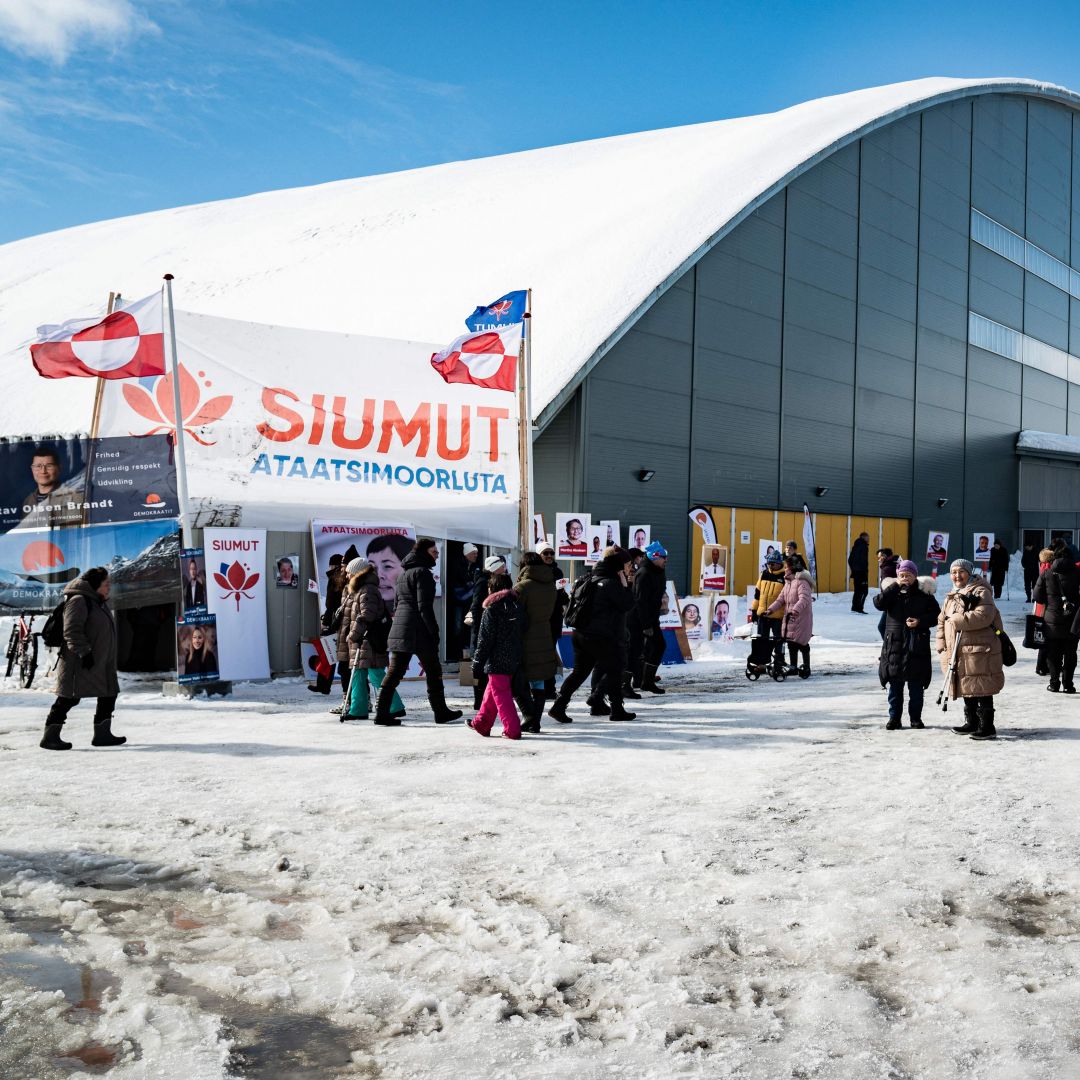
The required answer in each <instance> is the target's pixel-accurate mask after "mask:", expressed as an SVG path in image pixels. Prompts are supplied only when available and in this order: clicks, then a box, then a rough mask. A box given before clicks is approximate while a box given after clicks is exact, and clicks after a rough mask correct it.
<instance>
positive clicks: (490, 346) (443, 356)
mask: <svg viewBox="0 0 1080 1080" xmlns="http://www.w3.org/2000/svg"><path fill="white" fill-rule="evenodd" d="M520 349H521V323H514V324H513V325H511V326H507V327H506V328H505V329H501V330H485V331H483V332H482V333H479V334H462V336H461V337H459V338H457V339H456V340H455V341H453V342H452V343H451V344H449V345H447V346H446V348H445V349H443V350H442V352H437V353H435V354H434V355H433V356H432V357H431V366H432V367H433V368H434V369H435V370H436V371H437V372H438V373H439V374H440V375H441V376H442V377H443V378H444V379H445V380H446V381H447V382H448V383H472V384H473V385H474V386H486V387H488V389H490V390H509V391H510V392H511V393H513V392H514V390H516V389H517V363H518V352H519V351H520Z"/></svg>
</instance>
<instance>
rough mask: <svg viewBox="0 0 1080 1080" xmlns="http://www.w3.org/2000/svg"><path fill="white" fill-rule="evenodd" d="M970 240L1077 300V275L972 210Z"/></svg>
mask: <svg viewBox="0 0 1080 1080" xmlns="http://www.w3.org/2000/svg"><path fill="white" fill-rule="evenodd" d="M971 239H972V240H974V241H975V243H976V244H981V245H982V246H983V247H984V248H988V249H989V250H990V251H996V252H997V253H998V254H999V255H1001V256H1003V257H1004V258H1006V259H1008V260H1009V262H1011V263H1015V264H1016V265H1017V266H1022V267H1023V268H1024V269H1025V270H1027V271H1029V272H1030V273H1032V274H1034V275H1035V276H1036V277H1038V278H1042V280H1043V281H1048V282H1049V283H1050V284H1051V285H1054V286H1056V287H1057V288H1059V289H1061V291H1062V292H1067V293H1069V295H1070V296H1075V297H1076V298H1077V299H1078V300H1080V273H1077V272H1076V271H1075V270H1073V269H1072V268H1071V267H1069V266H1066V264H1065V263H1063V262H1062V261H1061V260H1060V259H1055V258H1054V256H1053V255H1050V254H1049V253H1048V252H1045V251H1043V249H1042V248H1040V247H1036V246H1035V245H1034V244H1032V243H1031V242H1030V241H1028V240H1025V239H1024V238H1023V237H1022V236H1018V235H1017V234H1016V233H1014V232H1013V231H1012V230H1011V229H1006V228H1005V226H1004V225H999V224H998V223H997V222H996V221H994V219H993V218H989V217H987V216H986V215H985V214H984V213H982V212H981V211H980V210H976V209H975V208H974V207H972V208H971Z"/></svg>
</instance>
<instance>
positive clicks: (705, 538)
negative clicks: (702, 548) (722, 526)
mask: <svg viewBox="0 0 1080 1080" xmlns="http://www.w3.org/2000/svg"><path fill="white" fill-rule="evenodd" d="M690 520H691V521H692V522H693V523H694V524H695V525H696V526H697V527H698V528H699V529H700V530H701V541H702V543H703V544H715V543H716V542H717V541H716V523H715V522H714V521H713V516H712V514H711V513H710V512H709V508H708V507H707V506H692V507H691V508H690Z"/></svg>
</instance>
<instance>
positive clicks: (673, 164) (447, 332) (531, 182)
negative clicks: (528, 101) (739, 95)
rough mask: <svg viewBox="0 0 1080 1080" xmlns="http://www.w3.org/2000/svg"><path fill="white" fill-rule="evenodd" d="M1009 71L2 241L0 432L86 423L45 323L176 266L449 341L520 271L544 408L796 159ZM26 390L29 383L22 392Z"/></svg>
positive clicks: (141, 289) (307, 314) (350, 318)
mask: <svg viewBox="0 0 1080 1080" xmlns="http://www.w3.org/2000/svg"><path fill="white" fill-rule="evenodd" d="M994 92H1015V93H1022V94H1027V95H1032V96H1036V97H1042V98H1047V99H1050V100H1054V101H1059V102H1063V103H1065V104H1067V105H1070V106H1073V107H1080V95H1077V94H1074V93H1072V92H1071V91H1068V90H1065V89H1063V88H1061V87H1058V86H1053V85H1050V84H1047V83H1040V82H1033V81H1029V80H1024V79H945V78H934V79H920V80H916V81H914V82H906V83H896V84H893V85H890V86H881V87H875V88H873V89H868V90H858V91H855V92H853V93H849V94H842V95H839V96H836V97H829V98H821V99H819V100H816V101H810V102H806V103H804V104H801V105H795V106H793V107H792V108H789V109H784V110H782V111H780V112H776V113H769V114H766V115H761V116H750V117H742V118H738V119H731V120H721V121H717V122H714V123H707V124H695V125H692V126H688V127H679V128H669V129H665V130H660V131H647V132H641V133H639V134H633V135H621V136H616V137H613V138H606V139H597V140H594V141H590V142H581V143H573V144H569V145H566V146H554V147H549V148H546V149H542V150H530V151H526V152H523V153H517V154H508V155H505V156H501V157H493V158H483V159H479V160H475V161H462V162H453V163H450V164H447V165H436V166H432V167H430V168H424V169H416V170H411V171H408V172H400V173H391V174H387V175H381V176H370V177H364V178H361V179H357V180H344V181H338V182H335V183H330V184H322V185H319V186H316V187H306V188H294V189H291V190H285V191H274V192H267V193H265V194H260V195H251V196H246V197H244V198H238V199H229V200H225V201H222V202H213V203H204V204H201V205H196V206H187V207H180V208H178V209H173V210H163V211H157V212H154V213H149V214H142V215H139V216H137V217H128V218H119V219H116V220H113V221H104V222H98V223H96V224H92V225H84V226H79V227H76V228H72V229H65V230H63V231H60V232H54V233H48V234H45V235H42V236H36V237H31V238H29V239H25V240H19V241H15V242H14V243H10V244H6V245H3V246H0V358H3V362H4V370H5V371H6V372H8V373H10V376H9V378H10V380H11V381H9V383H8V391H9V392H8V393H7V394H6V395H4V399H3V401H0V432H2V433H6V434H15V433H21V432H27V431H28V430H30V431H33V430H35V429H36V430H38V431H41V430H48V431H77V430H80V429H83V430H84V429H85V427H86V424H87V422H88V416H89V411H90V406H89V402H90V400H91V397H92V394H93V382H92V380H88V379H87V380H82V379H78V380H77V379H68V380H62V381H61V382H59V383H57V382H53V383H50V384H47V385H48V387H49V390H48V395H47V398H46V399H45V400H47V401H48V410H47V412H44V413H43V414H42V415H35V416H33V418H32V419H33V423H30V419H31V417H30V416H29V415H28V411H29V412H33V413H41V412H42V410H39V409H37V408H30V409H29V410H28V405H29V404H30V403H33V402H36V401H37V400H40V399H41V389H40V388H41V384H42V380H40V379H38V378H37V377H36V375H35V374H34V372H33V369H32V368H31V366H30V363H29V359H28V355H27V354H26V353H25V352H23V351H22V350H23V349H25V346H26V344H27V343H28V342H29V340H30V338H31V336H32V334H33V331H34V327H35V326H37V325H38V324H40V323H46V322H58V321H61V320H63V319H66V318H71V317H75V316H78V315H82V314H88V313H92V312H94V311H97V310H103V302H104V297H105V295H106V294H107V292H108V290H109V289H111V288H112V289H120V290H122V291H123V293H124V295H125V296H128V297H137V296H143V295H146V294H147V293H150V292H152V291H153V290H154V289H155V288H157V287H158V285H159V284H160V281H161V276H162V274H164V273H166V272H171V273H173V274H175V275H176V279H177V280H176V285H175V288H176V296H177V300H176V302H177V307H178V308H181V309H183V310H187V311H197V312H202V313H205V314H210V315H219V316H224V317H229V318H234V319H243V320H248V321H252V322H262V323H274V324H278V325H288V326H298V327H310V328H313V329H319V330H329V331H335V332H341V333H346V332H347V333H357V334H366V335H372V336H379V337H397V338H406V339H411V340H414V341H429V342H439V343H444V342H448V341H450V340H451V339H452V338H454V337H455V336H457V335H458V334H459V333H461V332H463V331H464V325H463V321H462V320H463V319H464V317H465V315H466V314H467V313H468V312H470V311H471V310H472V309H473V307H474V306H475V305H476V304H479V303H485V302H488V301H490V300H493V299H494V298H496V297H497V296H499V295H501V294H502V293H503V292H506V291H507V290H509V289H514V288H525V287H530V288H532V289H533V315H534V318H533V324H532V325H533V411H534V414H535V415H536V416H537V417H538V418H539V419H540V420H541V423H543V422H546V420H547V419H549V418H550V417H551V416H552V415H553V414H554V412H555V411H556V410H557V408H558V407H559V406H560V405H561V404H562V402H563V401H564V400H565V398H566V397H567V395H569V394H570V393H572V392H573V389H574V387H575V386H576V385H577V383H578V382H579V381H580V379H581V378H583V377H584V375H585V374H586V373H587V372H588V371H589V370H590V368H591V367H592V365H593V364H595V363H596V361H597V360H599V359H600V357H601V356H603V354H604V353H605V352H606V351H607V349H609V348H610V347H611V345H612V344H614V342H615V341H617V340H618V339H619V337H620V336H621V335H622V334H623V333H624V332H625V331H626V330H627V329H628V328H629V327H630V326H631V325H632V324H633V322H634V321H635V320H636V319H637V318H638V317H639V316H640V315H641V314H642V312H644V311H645V310H646V309H647V307H648V306H649V305H650V304H651V303H652V302H653V301H654V300H655V299H656V298H657V297H658V296H659V295H660V294H661V293H662V292H663V291H664V290H665V289H666V288H667V286H668V285H669V284H671V282H673V281H674V280H675V279H676V278H677V277H678V276H679V275H680V274H681V273H682V272H683V271H684V270H685V269H687V268H688V267H689V266H690V265H691V264H692V263H693V262H694V261H696V260H697V259H698V258H699V257H700V256H701V255H702V254H703V253H704V252H705V251H707V250H708V249H709V248H710V247H711V246H712V245H713V244H715V243H716V242H717V241H718V240H719V239H720V238H721V237H722V236H723V235H725V234H726V233H727V232H728V231H730V230H731V229H732V228H733V227H734V226H735V225H737V224H738V223H739V221H741V220H742V219H743V218H744V217H746V215H747V214H749V213H750V212H751V211H753V210H754V209H755V208H756V207H757V206H758V205H760V204H761V203H762V202H764V201H765V200H766V199H768V198H769V197H770V196H771V195H773V194H774V193H775V192H776V191H778V190H779V189H780V188H782V187H783V186H784V185H785V184H787V183H788V182H790V181H791V180H792V179H793V178H794V177H795V176H797V175H798V174H799V173H800V172H802V171H804V170H806V169H808V168H810V167H811V166H812V165H814V164H816V163H817V162H818V161H820V160H822V159H823V158H824V157H827V156H828V155H829V154H831V153H833V152H835V151H836V150H838V149H839V148H840V147H842V146H844V145H846V144H847V143H849V142H851V141H853V140H855V139H858V138H860V137H861V136H863V135H865V134H867V133H868V132H869V131H872V130H874V129H875V128H878V127H881V126H883V125H885V124H888V123H889V122H891V121H893V120H896V119H899V118H900V117H902V116H905V115H908V114H910V113H913V112H917V111H920V110H922V109H925V108H927V107H929V106H932V105H937V104H940V103H942V102H946V101H950V100H954V99H957V98H962V97H968V96H973V95H978V94H985V93H994ZM20 387H21V388H23V389H24V390H25V393H20Z"/></svg>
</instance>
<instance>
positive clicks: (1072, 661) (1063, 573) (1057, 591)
mask: <svg viewBox="0 0 1080 1080" xmlns="http://www.w3.org/2000/svg"><path fill="white" fill-rule="evenodd" d="M1031 595H1032V597H1033V598H1034V600H1035V602H1036V603H1037V604H1045V605H1046V610H1045V612H1044V613H1043V622H1044V624H1045V631H1044V632H1045V635H1046V665H1047V667H1048V668H1049V669H1050V682H1049V684H1048V685H1047V687H1046V689H1047V690H1049V691H1051V693H1055V694H1056V693H1057V692H1058V691H1059V690H1064V691H1065V693H1066V694H1075V693H1076V687H1075V686H1074V685H1073V675H1074V673H1075V671H1076V646H1077V639H1076V637H1075V636H1074V635H1073V632H1072V627H1073V620H1074V618H1075V617H1076V615H1077V613H1078V609H1080V574H1077V570H1076V565H1075V564H1074V563H1073V561H1072V559H1071V558H1069V556H1068V554H1065V555H1062V556H1059V557H1058V558H1056V559H1054V562H1053V563H1052V564H1051V566H1050V569H1049V570H1046V571H1044V572H1043V573H1042V574H1040V575H1039V580H1038V581H1036V582H1035V588H1034V589H1033V590H1032V593H1031Z"/></svg>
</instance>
